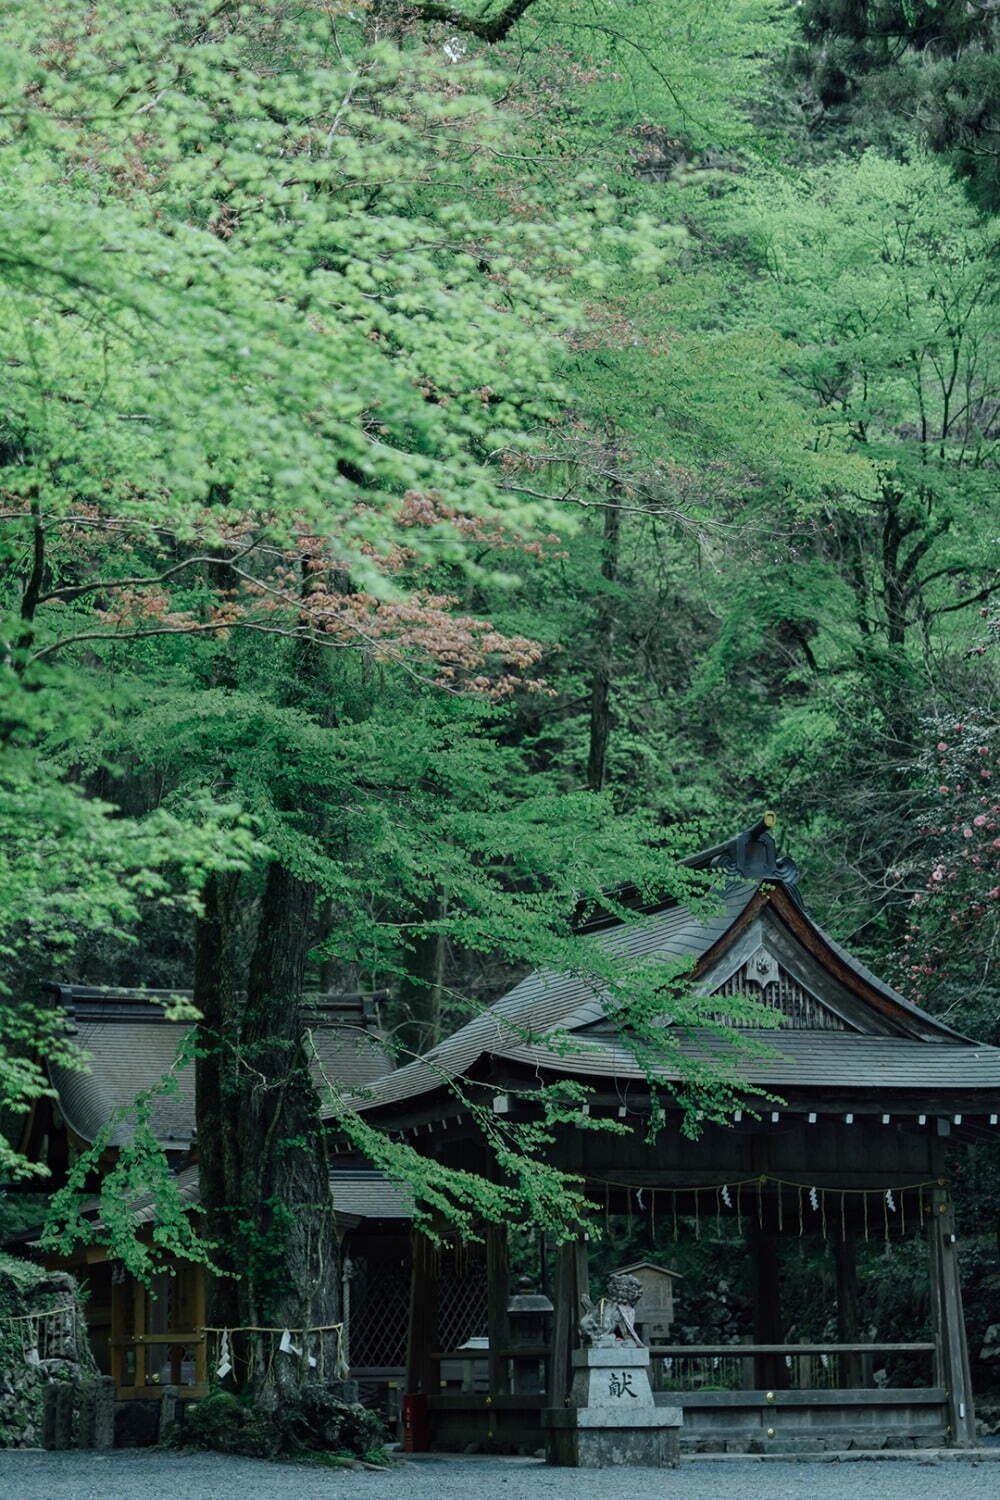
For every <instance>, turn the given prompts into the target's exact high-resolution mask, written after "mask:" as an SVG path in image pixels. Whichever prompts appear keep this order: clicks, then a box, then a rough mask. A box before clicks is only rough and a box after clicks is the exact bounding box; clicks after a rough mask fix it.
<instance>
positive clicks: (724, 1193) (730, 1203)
mask: <svg viewBox="0 0 1000 1500" xmlns="http://www.w3.org/2000/svg"><path fill="white" fill-rule="evenodd" d="M722 1201H723V1203H724V1204H725V1205H726V1207H727V1208H732V1206H733V1200H732V1198H730V1196H729V1188H728V1187H726V1186H725V1184H723V1188H722Z"/></svg>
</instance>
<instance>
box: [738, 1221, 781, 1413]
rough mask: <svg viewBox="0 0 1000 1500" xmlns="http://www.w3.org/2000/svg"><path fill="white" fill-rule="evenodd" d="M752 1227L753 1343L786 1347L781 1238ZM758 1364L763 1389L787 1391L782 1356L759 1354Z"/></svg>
mask: <svg viewBox="0 0 1000 1500" xmlns="http://www.w3.org/2000/svg"><path fill="white" fill-rule="evenodd" d="M748 1228H749V1244H750V1265H751V1273H752V1285H753V1341H754V1343H755V1344H783V1343H784V1342H785V1324H784V1319H783V1318H782V1316H781V1285H780V1278H779V1275H778V1268H779V1260H778V1246H779V1244H780V1237H779V1236H778V1235H777V1234H775V1233H774V1232H773V1231H771V1230H766V1229H762V1228H761V1227H760V1226H759V1225H757V1224H750V1225H749V1226H748ZM756 1365H757V1388H758V1389H759V1390H765V1389H766V1390H787V1388H788V1383H789V1381H788V1366H787V1365H786V1364H785V1361H784V1358H783V1356H782V1355H780V1354H761V1355H758V1356H757V1359H756Z"/></svg>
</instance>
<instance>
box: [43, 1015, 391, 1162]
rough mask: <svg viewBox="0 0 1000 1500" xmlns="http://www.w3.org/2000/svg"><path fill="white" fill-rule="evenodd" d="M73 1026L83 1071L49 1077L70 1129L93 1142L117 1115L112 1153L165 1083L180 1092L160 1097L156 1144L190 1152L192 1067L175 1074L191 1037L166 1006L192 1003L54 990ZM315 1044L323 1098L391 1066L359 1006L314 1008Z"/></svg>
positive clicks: (58, 1071)
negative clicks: (138, 1106) (142, 1105)
mask: <svg viewBox="0 0 1000 1500" xmlns="http://www.w3.org/2000/svg"><path fill="white" fill-rule="evenodd" d="M51 988H52V989H53V990H54V991H55V993H56V995H57V996H58V997H59V998H60V999H61V1000H62V1001H63V1003H64V1004H66V1006H67V1009H68V1010H69V1012H70V1015H71V1017H72V1019H73V1022H74V1031H75V1035H74V1037H73V1040H74V1041H75V1042H76V1043H77V1045H78V1046H79V1047H80V1049H81V1051H82V1052H84V1053H85V1054H86V1055H87V1058H88V1060H89V1061H88V1066H87V1067H86V1068H85V1069H80V1070H77V1069H73V1068H68V1067H66V1066H64V1065H61V1064H50V1066H49V1076H50V1079H51V1082H52V1085H53V1087H54V1088H55V1090H56V1094H57V1096H58V1107H59V1110H60V1112H61V1113H62V1116H63V1119H64V1120H65V1121H66V1124H67V1125H68V1126H69V1128H70V1129H71V1130H72V1131H73V1132H74V1133H75V1134H76V1135H78V1136H79V1137H80V1138H81V1139H82V1140H84V1141H87V1142H92V1141H94V1140H95V1139H96V1137H97V1135H98V1132H99V1131H100V1130H101V1129H103V1127H104V1126H105V1125H106V1124H107V1123H108V1122H109V1121H110V1120H111V1119H112V1117H113V1116H114V1115H115V1114H119V1115H120V1118H119V1119H118V1120H117V1121H116V1123H115V1125H114V1128H113V1130H112V1133H111V1137H110V1140H109V1145H111V1146H120V1145H122V1144H123V1143H124V1142H125V1141H127V1140H129V1139H130V1138H131V1135H132V1132H133V1129H134V1123H133V1120H132V1119H131V1118H130V1111H131V1109H132V1106H133V1104H134V1102H135V1099H136V1097H137V1095H139V1094H140V1093H144V1092H145V1091H147V1090H149V1089H156V1087H157V1085H158V1084H159V1083H160V1082H161V1081H162V1080H163V1079H164V1078H165V1077H166V1076H168V1075H170V1076H172V1077H173V1078H174V1080H175V1081H176V1085H177V1087H176V1089H175V1090H172V1091H169V1092H157V1093H156V1094H155V1095H154V1097H153V1100H152V1110H151V1118H152V1123H153V1129H154V1130H155V1132H156V1137H157V1140H158V1141H159V1142H160V1144H161V1145H162V1146H164V1147H165V1149H166V1150H168V1151H171V1150H173V1151H182V1150H186V1149H187V1148H189V1147H190V1145H191V1143H192V1141H193V1140H194V1136H195V1095H194V1086H195V1085H194V1080H195V1070H194V1065H193V1063H192V1064H188V1065H187V1066H184V1067H178V1066H177V1060H178V1050H179V1049H180V1047H181V1044H182V1043H183V1042H184V1040H185V1038H186V1037H187V1036H188V1035H189V1033H190V1031H191V1023H190V1022H189V1021H168V1020H166V1019H165V1018H164V1013H163V1004H164V1003H165V1002H166V1001H168V1000H170V999H173V998H180V999H189V998H190V996H189V995H188V994H187V993H186V992H174V991H171V992H167V991H154V990H100V991H97V990H84V989H81V988H79V987H75V986H62V987H58V986H52V987H51ZM316 1003H317V1006H318V1008H317V1011H316V1017H315V1024H314V1026H311V1028H310V1030H311V1036H312V1041H313V1046H314V1048H315V1053H316V1056H315V1058H314V1059H313V1065H312V1071H313V1079H314V1082H315V1083H316V1087H317V1089H318V1090H319V1092H320V1094H321V1095H322V1094H323V1092H324V1091H325V1080H326V1079H330V1080H333V1081H335V1082H336V1083H337V1084H338V1085H339V1086H340V1087H342V1088H347V1089H358V1088H363V1087H364V1086H366V1085H367V1084H370V1083H372V1082H373V1081H374V1080H375V1079H377V1078H381V1077H382V1076H383V1075H384V1074H385V1072H386V1070H387V1069H388V1068H390V1067H391V1066H392V1062H391V1059H390V1057H389V1055H388V1053H387V1052H386V1050H385V1046H384V1043H383V1041H382V1038H381V1036H380V1034H379V1033H378V1032H377V1031H370V1030H368V1029H366V1024H365V1019H366V1018H365V1015H364V1013H363V1008H362V1007H361V1005H360V1003H357V1004H351V1003H349V1002H348V1001H338V1000H335V999H329V998H328V997H323V999H321V1000H317V1002H316Z"/></svg>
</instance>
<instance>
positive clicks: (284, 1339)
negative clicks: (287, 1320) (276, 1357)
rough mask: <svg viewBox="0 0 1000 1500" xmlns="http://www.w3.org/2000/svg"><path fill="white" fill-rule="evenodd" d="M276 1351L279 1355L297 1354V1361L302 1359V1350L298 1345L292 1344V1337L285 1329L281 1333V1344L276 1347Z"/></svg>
mask: <svg viewBox="0 0 1000 1500" xmlns="http://www.w3.org/2000/svg"><path fill="white" fill-rule="evenodd" d="M278 1350H279V1352H280V1353H281V1354H297V1355H298V1357H299V1359H301V1358H302V1350H301V1349H300V1348H299V1346H298V1344H293V1343H292V1335H291V1334H290V1333H289V1331H288V1329H287V1328H285V1329H284V1330H283V1331H282V1334H281V1343H280V1344H279V1345H278Z"/></svg>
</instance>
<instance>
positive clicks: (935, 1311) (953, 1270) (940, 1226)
mask: <svg viewBox="0 0 1000 1500" xmlns="http://www.w3.org/2000/svg"><path fill="white" fill-rule="evenodd" d="M927 1237H928V1240H929V1242H930V1281H931V1317H932V1319H933V1324H934V1342H935V1344H936V1346H937V1348H936V1352H935V1379H936V1381H937V1383H938V1385H941V1386H943V1387H944V1390H945V1399H946V1402H947V1410H948V1426H949V1428H950V1432H949V1439H950V1442H951V1444H952V1445H953V1446H954V1447H956V1448H967V1447H970V1446H971V1445H972V1444H973V1443H974V1442H975V1437H976V1419H975V1412H974V1410H973V1401H972V1377H971V1375H970V1372H969V1350H968V1344H967V1342H966V1336H965V1317H964V1314H963V1312H962V1288H961V1283H960V1280H959V1275H958V1255H957V1251H956V1246H955V1215H954V1210H953V1209H952V1206H951V1202H950V1200H949V1198H948V1194H947V1193H946V1192H942V1191H940V1190H938V1189H935V1190H934V1192H933V1193H932V1194H931V1220H930V1224H929V1225H928V1230H927Z"/></svg>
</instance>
